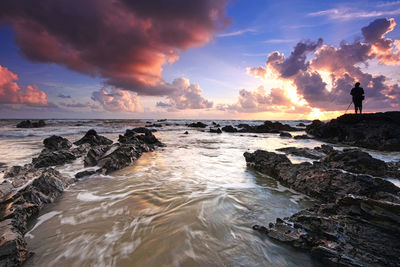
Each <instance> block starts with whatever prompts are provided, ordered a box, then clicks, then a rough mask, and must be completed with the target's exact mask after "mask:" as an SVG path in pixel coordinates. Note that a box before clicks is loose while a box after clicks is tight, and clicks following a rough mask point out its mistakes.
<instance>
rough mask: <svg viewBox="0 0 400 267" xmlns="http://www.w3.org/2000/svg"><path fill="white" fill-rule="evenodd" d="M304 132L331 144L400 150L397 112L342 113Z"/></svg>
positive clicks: (312, 125) (398, 114) (316, 123)
mask: <svg viewBox="0 0 400 267" xmlns="http://www.w3.org/2000/svg"><path fill="white" fill-rule="evenodd" d="M306 132H307V133H308V134H311V135H313V136H314V137H315V138H318V139H321V140H324V141H328V142H332V143H343V144H347V145H352V146H359V147H365V148H370V149H376V150H383V151H400V112H398V111H393V112H385V113H371V114H362V115H360V114H358V115H357V114H345V115H342V116H340V117H338V118H337V119H334V120H331V121H330V122H328V123H323V122H321V121H318V120H316V121H313V122H312V124H311V125H308V126H307V127H306Z"/></svg>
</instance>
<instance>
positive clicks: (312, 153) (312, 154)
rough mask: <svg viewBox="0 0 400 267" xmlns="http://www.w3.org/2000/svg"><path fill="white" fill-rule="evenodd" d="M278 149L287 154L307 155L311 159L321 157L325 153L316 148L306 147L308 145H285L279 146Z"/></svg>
mask: <svg viewBox="0 0 400 267" xmlns="http://www.w3.org/2000/svg"><path fill="white" fill-rule="evenodd" d="M277 151H282V152H285V153H286V154H290V155H294V156H299V157H305V158H309V159H321V158H322V157H323V156H324V155H325V154H323V153H321V152H318V151H316V150H314V149H310V148H306V147H301V148H300V147H284V148H278V149H277Z"/></svg>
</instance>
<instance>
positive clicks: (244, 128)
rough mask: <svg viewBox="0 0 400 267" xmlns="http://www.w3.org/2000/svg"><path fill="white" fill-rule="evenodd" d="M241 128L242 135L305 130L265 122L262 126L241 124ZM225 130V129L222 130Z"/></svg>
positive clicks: (239, 126) (278, 123)
mask: <svg viewBox="0 0 400 267" xmlns="http://www.w3.org/2000/svg"><path fill="white" fill-rule="evenodd" d="M238 128H240V129H239V130H238V131H239V132H242V133H280V132H282V131H284V132H286V131H302V130H304V129H300V128H296V127H292V126H290V125H288V124H282V123H280V122H277V121H276V122H272V121H265V122H264V123H263V124H261V125H254V126H253V125H249V124H245V123H241V124H239V125H238ZM222 130H223V129H222Z"/></svg>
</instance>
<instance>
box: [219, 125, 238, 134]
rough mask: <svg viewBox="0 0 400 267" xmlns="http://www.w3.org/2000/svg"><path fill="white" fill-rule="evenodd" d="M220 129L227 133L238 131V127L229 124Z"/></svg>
mask: <svg viewBox="0 0 400 267" xmlns="http://www.w3.org/2000/svg"><path fill="white" fill-rule="evenodd" d="M222 131H224V132H227V133H236V132H237V131H238V129H236V128H235V127H233V126H231V125H227V126H224V127H222Z"/></svg>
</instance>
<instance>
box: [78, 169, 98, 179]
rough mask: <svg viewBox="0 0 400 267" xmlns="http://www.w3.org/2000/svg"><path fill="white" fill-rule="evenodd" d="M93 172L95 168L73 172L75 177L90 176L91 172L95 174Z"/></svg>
mask: <svg viewBox="0 0 400 267" xmlns="http://www.w3.org/2000/svg"><path fill="white" fill-rule="evenodd" d="M95 173H96V171H95V170H86V171H81V172H78V173H76V174H75V178H76V179H80V178H82V177H85V176H90V175H93V174H95Z"/></svg>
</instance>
